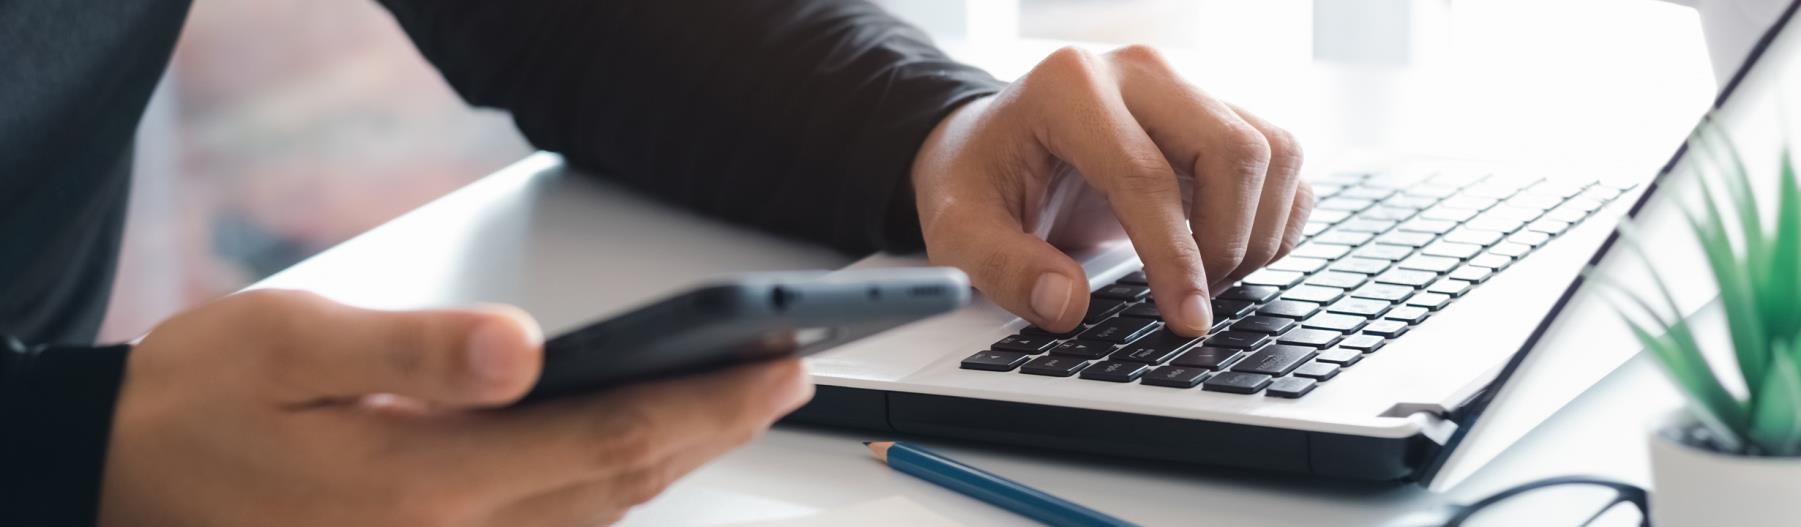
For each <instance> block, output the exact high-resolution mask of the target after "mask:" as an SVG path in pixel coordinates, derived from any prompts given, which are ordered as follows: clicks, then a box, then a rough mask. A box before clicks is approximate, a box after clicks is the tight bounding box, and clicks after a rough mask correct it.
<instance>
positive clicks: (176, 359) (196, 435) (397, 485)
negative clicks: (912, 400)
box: [100, 291, 812, 526]
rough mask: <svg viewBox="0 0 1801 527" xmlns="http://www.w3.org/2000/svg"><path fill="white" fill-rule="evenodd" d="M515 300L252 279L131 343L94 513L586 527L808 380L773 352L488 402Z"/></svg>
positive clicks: (518, 379) (501, 381)
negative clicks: (380, 297) (759, 358)
mask: <svg viewBox="0 0 1801 527" xmlns="http://www.w3.org/2000/svg"><path fill="white" fill-rule="evenodd" d="M540 363H541V343H540V336H539V334H538V330H537V326H536V324H535V323H534V322H532V321H531V319H530V318H529V317H527V316H526V315H525V314H524V313H522V312H520V311H518V310H517V309H511V308H493V309H489V310H477V311H429V312H382V311H370V310H364V309H357V308H351V307H347V306H343V305H340V304H336V303H333V302H331V301H329V300H325V299H323V298H320V297H318V296H315V295H310V294H304V293H295V292H279V291H253V292H248V293H243V294H239V295H235V296H232V297H228V298H226V299H224V300H220V301H218V302H215V303H212V304H210V305H207V306H203V307H201V308H199V309H196V310H193V311H190V312H187V313H185V314H182V315H179V316H177V317H175V318H173V319H170V320H169V321H167V322H165V323H164V324H162V325H161V326H160V327H158V328H157V329H156V330H155V331H152V332H151V333H150V335H149V336H148V337H146V338H145V339H144V341H143V343H142V344H140V345H139V346H137V348H136V349H134V350H133V351H132V353H131V358H130V362H129V364H128V365H127V370H126V375H125V381H124V385H123V386H122V388H121V391H120V395H119V402H118V407H117V411H116V414H115V416H114V420H113V423H114V424H113V430H112V440H111V444H110V447H109V450H108V452H107V457H106V474H105V484H104V488H103V495H102V498H101V507H100V512H101V516H102V522H103V523H105V524H108V525H382V526H387V525H429V526H441V525H507V526H514V525H592V524H598V523H605V522H611V521H613V520H616V519H618V518H619V517H620V515H622V514H624V512H625V511H626V510H627V509H628V508H630V507H632V506H634V505H637V504H640V503H643V502H645V501H647V500H649V499H650V498H651V497H653V496H655V495H656V494H657V493H659V492H661V491H662V490H663V488H664V487H666V486H667V485H669V484H670V483H671V482H673V481H674V480H675V479H676V478H679V477H681V476H682V475H683V474H686V473H688V472H689V471H692V470H694V469H695V468H696V467H699V466H700V465H701V464H702V463H705V462H707V461H708V460H710V459H712V458H714V457H716V456H718V455H720V454H722V453H724V452H726V451H727V450H730V449H732V448H733V447H735V446H738V445H740V444H743V443H745V442H746V441H749V440H750V439H751V438H753V437H755V436H756V435H757V434H758V433H759V432H760V431H762V430H764V429H765V428H766V427H768V426H769V424H770V423H772V422H773V421H775V419H776V418H777V417H779V416H781V415H783V414H786V413H787V412H789V411H792V410H793V409H795V408H796V407H798V406H799V405H800V404H801V403H803V402H805V401H806V400H807V399H808V398H809V397H810V396H811V394H812V386H811V385H810V384H809V383H808V381H807V379H806V376H805V374H804V372H803V371H802V369H801V367H800V364H799V363H798V362H797V361H792V360H790V361H782V362H775V363H770V364H764V365H756V366H747V367H742V368H735V369H732V370H730V371H725V372H720V373H714V374H710V375H704V376H696V377H691V378H684V379H680V380H673V381H666V382H659V383H653V384H643V385H635V386H630V387H626V388H622V389H618V390H613V391H609V392H604V393H599V394H596V395H592V396H585V397H579V398H570V399H562V400H556V401H548V402H545V403H541V404H532V405H528V406H524V407H519V408H507V409H495V408H496V407H501V406H506V405H508V404H509V403H512V402H514V401H516V400H518V399H519V398H520V397H521V396H523V395H524V394H525V392H526V391H527V390H529V389H530V387H531V385H532V383H533V381H534V380H535V379H536V378H537V375H538V369H539V365H540Z"/></svg>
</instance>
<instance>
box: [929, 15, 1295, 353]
mask: <svg viewBox="0 0 1801 527" xmlns="http://www.w3.org/2000/svg"><path fill="white" fill-rule="evenodd" d="M1300 163H1301V153H1300V148H1299V146H1298V145H1297V144H1295V141H1294V139H1293V138H1292V137H1291V136H1290V135H1289V134H1288V133H1287V132H1285V131H1283V130H1282V129H1280V128H1277V127H1275V126H1273V125H1270V124H1269V123H1267V122H1264V121H1263V120H1262V119H1259V118H1257V117H1256V116H1254V115H1251V114H1250V113H1248V112H1246V111H1244V110H1243V109H1240V108H1237V107H1235V106H1232V105H1230V104H1227V103H1225V102H1222V101H1220V100H1218V99H1214V98H1213V97H1211V96H1209V95H1207V94H1206V93H1205V92H1202V91H1201V90H1200V89H1199V88H1196V87H1194V86H1193V85H1191V84H1188V83H1187V82H1185V81H1184V80H1182V79H1181V78H1180V76H1178V75H1177V74H1176V73H1175V72H1174V71H1173V69H1172V68H1171V67H1170V66H1169V64H1168V63H1167V62H1165V61H1164V59H1163V58H1162V57H1161V56H1159V55H1158V54H1157V52H1155V51H1153V50H1151V49H1149V48H1145V47H1136V46H1134V47H1126V48H1122V49H1119V50H1116V51H1113V52H1110V53H1107V54H1105V55H1094V54H1091V53H1088V52H1085V51H1081V50H1077V49H1074V48H1067V49H1064V50H1061V51H1058V52H1056V53H1054V54H1052V55H1051V56H1050V57H1049V58H1046V59H1045V60H1044V61H1043V62H1041V63H1039V64H1038V66H1037V67H1035V68H1034V69H1033V70H1032V71H1031V72H1030V73H1027V74H1026V76H1025V77H1023V78H1021V79H1020V80H1019V81H1018V82H1015V83H1013V85H1012V86H1010V87H1008V88H1007V89H1006V90H1005V91H1002V92H1001V93H1000V94H997V95H995V96H993V97H990V98H986V99H981V100H977V101H974V102H971V103H969V104H967V105H965V106H963V107H962V108H960V109H958V110H957V111H955V112H953V113H952V114H951V115H950V116H949V117H947V118H945V119H944V121H943V122H941V123H939V125H938V127H937V129H936V130H934V131H933V132H932V134H931V136H930V137H928V138H927V139H926V142H925V144H924V145H922V146H921V147H920V150H919V153H918V154H917V157H916V158H915V159H914V163H913V175H912V181H913V187H914V193H915V197H916V198H917V202H918V208H919V218H920V226H921V228H922V231H923V233H924V235H925V241H926V250H927V253H928V255H929V256H930V258H931V259H932V261H933V263H937V264H944V265H952V266H955V267H958V268H961V269H962V270H963V271H964V272H967V273H968V274H969V275H970V279H971V281H972V282H973V283H974V284H975V286H976V288H978V289H980V290H981V291H982V292H983V294H985V295H987V296H988V298H990V299H991V300H993V301H994V302H996V303H997V304H999V305H1001V306H1002V307H1005V308H1007V309H1008V310H1010V311H1013V312H1014V313H1017V314H1019V315H1020V316H1022V317H1024V318H1026V319H1027V320H1030V321H1031V322H1032V323H1033V324H1036V325H1038V326H1039V327H1043V328H1046V329H1050V330H1055V331H1065V330H1069V329H1072V328H1074V327H1076V325H1077V324H1078V323H1079V322H1080V321H1081V320H1082V318H1083V314H1084V312H1085V311H1086V309H1087V304H1088V300H1089V299H1088V284H1087V280H1086V278H1085V275H1084V273H1083V272H1082V267H1081V266H1080V265H1078V264H1076V262H1075V261H1073V260H1071V259H1070V258H1069V257H1068V256H1066V255H1064V254H1063V253H1062V252H1061V251H1059V250H1058V247H1062V248H1065V249H1069V248H1075V247H1072V245H1076V244H1082V243H1090V242H1093V241H1095V240H1093V239H1092V238H1094V237H1095V236H1096V235H1097V234H1098V235H1105V234H1108V233H1112V234H1115V235H1117V234H1118V233H1121V232H1123V233H1124V234H1125V235H1126V236H1127V237H1129V238H1130V239H1131V240H1132V241H1133V244H1134V246H1135V247H1136V248H1137V251H1138V253H1139V256H1140V257H1141V258H1142V259H1143V260H1144V266H1145V272H1146V274H1147V275H1148V276H1149V277H1150V286H1151V292H1152V296H1154V297H1155V298H1156V301H1157V306H1158V308H1159V309H1160V310H1161V311H1162V313H1163V314H1164V319H1165V320H1166V321H1167V322H1168V323H1169V327H1170V328H1171V329H1172V330H1174V331H1177V332H1179V333H1182V334H1185V335H1189V336H1196V335H1200V334H1203V333H1206V331H1207V329H1208V327H1209V326H1210V325H1211V323H1212V318H1213V315H1212V313H1211V310H1210V308H1209V302H1208V299H1209V297H1210V296H1211V295H1210V293H1211V292H1212V291H1217V290H1219V289H1221V288H1223V287H1224V286H1226V285H1229V284H1231V283H1232V282H1234V281H1237V280H1238V279H1240V278H1243V277H1244V276H1245V275H1247V274H1249V273H1250V272H1252V271H1255V270H1256V269H1258V268H1260V267H1262V266H1264V265H1266V264H1268V263H1270V262H1272V261H1274V260H1276V259H1278V258H1280V257H1281V256H1283V255H1285V254H1286V253H1287V252H1288V251H1289V250H1291V249H1293V248H1294V245H1295V244H1296V243H1297V242H1298V241H1299V239H1300V237H1301V234H1300V230H1301V227H1302V225H1304V224H1305V223H1306V218H1307V215H1308V212H1309V211H1310V210H1311V208H1312V205H1313V196H1312V191H1311V189H1310V188H1309V187H1308V186H1307V184H1306V183H1305V182H1303V181H1301V180H1300V178H1299V177H1298V171H1299V169H1300ZM1172 165H1173V166H1172ZM1068 169H1073V170H1074V171H1075V172H1079V173H1080V177H1082V178H1083V179H1084V180H1085V182H1086V188H1087V190H1089V191H1088V192H1085V194H1087V196H1086V198H1085V199H1083V200H1081V201H1078V202H1077V203H1075V204H1074V207H1073V209H1072V210H1068V211H1064V212H1063V214H1062V215H1063V216H1064V217H1062V218H1041V216H1042V215H1043V214H1042V211H1041V208H1042V207H1044V203H1045V202H1046V198H1047V195H1048V194H1049V193H1050V192H1051V189H1053V188H1055V186H1056V185H1055V184H1056V183H1057V179H1056V178H1057V177H1058V175H1059V173H1065V172H1069V170H1068ZM1190 181H1192V184H1187V185H1185V183H1189V182H1190ZM1184 187H1187V188H1184ZM1052 220H1055V221H1056V223H1057V224H1058V226H1059V228H1060V229H1062V228H1063V226H1066V225H1067V226H1071V227H1073V228H1074V229H1075V230H1079V231H1083V233H1084V234H1085V235H1078V236H1075V237H1073V238H1072V237H1068V236H1061V235H1058V234H1056V233H1053V234H1052V236H1051V239H1050V241H1048V242H1047V241H1046V240H1044V239H1040V238H1038V237H1036V236H1033V235H1032V234H1031V233H1032V232H1033V231H1035V230H1037V228H1036V227H1037V224H1039V223H1043V222H1047V221H1052ZM1191 225H1192V227H1193V230H1192V232H1191V231H1190V226H1191ZM1065 230H1067V229H1065ZM1084 238H1086V239H1084Z"/></svg>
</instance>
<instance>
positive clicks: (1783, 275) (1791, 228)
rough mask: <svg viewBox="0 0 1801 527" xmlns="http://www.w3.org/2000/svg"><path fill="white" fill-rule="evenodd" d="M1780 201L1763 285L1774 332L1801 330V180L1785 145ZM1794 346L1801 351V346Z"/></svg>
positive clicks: (1766, 317)
mask: <svg viewBox="0 0 1801 527" xmlns="http://www.w3.org/2000/svg"><path fill="white" fill-rule="evenodd" d="M1778 185H1779V188H1778V191H1777V196H1776V200H1777V205H1776V229H1775V232H1773V233H1772V234H1773V235H1774V238H1773V239H1772V240H1771V242H1770V252H1769V258H1770V264H1769V265H1768V266H1766V267H1765V270H1764V272H1765V274H1766V279H1765V280H1764V284H1763V286H1762V288H1761V289H1762V290H1763V291H1762V293H1763V298H1764V300H1765V302H1764V303H1763V306H1762V307H1763V311H1764V322H1765V323H1766V324H1768V325H1769V328H1768V331H1769V333H1770V334H1771V335H1773V336H1785V335H1798V334H1801V181H1797V180H1796V178H1795V165H1794V159H1793V158H1792V157H1790V155H1789V149H1788V148H1786V147H1785V148H1783V149H1782V180H1781V182H1779V184H1778ZM1790 343H1791V346H1790V349H1791V350H1793V351H1796V352H1801V346H1793V344H1796V342H1795V341H1793V340H1790Z"/></svg>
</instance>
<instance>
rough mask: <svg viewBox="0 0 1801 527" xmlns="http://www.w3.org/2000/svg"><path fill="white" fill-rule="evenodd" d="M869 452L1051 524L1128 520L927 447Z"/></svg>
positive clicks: (1099, 525) (1091, 526)
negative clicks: (932, 450)
mask: <svg viewBox="0 0 1801 527" xmlns="http://www.w3.org/2000/svg"><path fill="white" fill-rule="evenodd" d="M863 444H864V445H868V446H869V451H870V452H871V453H873V454H875V458H876V459H877V460H880V461H881V462H883V463H886V464H887V465H888V467H889V468H892V469H895V470H898V471H901V472H905V473H907V474H910V475H912V476H914V477H917V478H919V479H923V480H926V481H929V482H932V483H934V484H937V485H938V486H941V487H945V488H948V489H951V490H954V491H957V492H961V493H963V494H965V495H968V496H969V497H972V498H975V499H978V500H982V501H985V502H988V503H989V504H990V505H994V506H996V507H1000V508H1003V509H1007V510H1010V511H1013V512H1015V513H1018V514H1020V515H1021V516H1025V517H1027V518H1031V519H1034V520H1038V521H1040V522H1043V523H1044V524H1046V525H1052V526H1055V527H1117V526H1126V525H1132V524H1131V523H1128V522H1126V521H1125V520H1121V519H1119V518H1115V517H1112V516H1108V515H1106V514H1102V513H1100V512H1099V511H1096V510H1094V509H1090V508H1088V507H1083V506H1081V505H1077V504H1075V503H1071V502H1070V501H1069V500H1065V499H1063V498H1059V497H1056V496H1052V495H1050V494H1046V493H1045V492H1044V491H1041V490H1038V489H1034V488H1031V487H1027V486H1025V485H1021V484H1019V483H1016V482H1014V481H1012V480H1008V479H1006V478H1003V477H1000V476H996V475H994V474H989V473H987V472H984V471H982V470H980V469H977V468H975V467H971V466H969V465H965V464H962V463H958V462H956V461H952V460H951V459H950V458H947V457H944V456H940V455H938V454H935V453H932V452H931V451H929V450H926V449H923V448H920V447H916V446H912V445H908V444H905V443H894V442H886V441H884V442H869V441H864V442H863Z"/></svg>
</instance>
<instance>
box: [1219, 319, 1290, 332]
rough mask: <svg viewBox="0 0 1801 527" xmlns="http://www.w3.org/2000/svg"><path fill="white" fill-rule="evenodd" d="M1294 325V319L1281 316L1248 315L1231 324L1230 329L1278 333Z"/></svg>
mask: <svg viewBox="0 0 1801 527" xmlns="http://www.w3.org/2000/svg"><path fill="white" fill-rule="evenodd" d="M1292 327H1294V321H1293V320H1289V319H1286V318H1282V317H1266V316H1250V317H1244V320H1240V321H1238V323H1236V324H1232V331H1245V332H1250V333H1265V334H1269V335H1280V334H1282V332H1284V331H1288V329H1289V328H1292Z"/></svg>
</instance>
